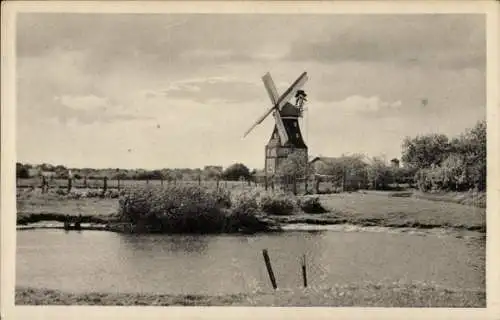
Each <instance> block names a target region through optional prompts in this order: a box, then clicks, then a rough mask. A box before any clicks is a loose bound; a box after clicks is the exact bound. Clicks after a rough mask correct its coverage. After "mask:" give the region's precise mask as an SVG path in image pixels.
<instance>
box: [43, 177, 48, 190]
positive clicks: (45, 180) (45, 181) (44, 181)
mask: <svg viewBox="0 0 500 320" xmlns="http://www.w3.org/2000/svg"><path fill="white" fill-rule="evenodd" d="M46 188H47V179H46V178H45V176H42V193H45V192H47V189H46Z"/></svg>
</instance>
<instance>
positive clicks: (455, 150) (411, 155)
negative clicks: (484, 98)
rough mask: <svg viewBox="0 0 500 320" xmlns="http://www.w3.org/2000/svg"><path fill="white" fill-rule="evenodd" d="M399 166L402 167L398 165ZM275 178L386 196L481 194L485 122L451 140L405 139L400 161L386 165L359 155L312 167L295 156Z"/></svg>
mask: <svg viewBox="0 0 500 320" xmlns="http://www.w3.org/2000/svg"><path fill="white" fill-rule="evenodd" d="M400 164H401V165H400ZM278 174H279V175H280V176H285V177H296V176H308V178H311V177H313V179H314V180H315V181H321V180H328V181H331V182H333V183H334V184H337V185H342V186H343V187H344V185H345V184H346V183H347V184H350V185H348V188H356V189H359V188H369V189H376V190H387V189H391V188H394V187H395V186H396V187H397V186H400V185H407V186H409V187H416V188H418V189H420V190H422V191H426V192H427V191H465V190H470V189H476V190H478V191H484V190H485V189H486V121H479V122H477V123H476V125H475V126H474V127H473V128H469V129H467V130H465V131H464V132H463V133H461V134H459V135H458V136H456V137H448V136H446V135H445V134H427V135H418V136H416V137H406V138H404V140H403V143H402V156H401V161H400V160H399V159H396V158H394V159H391V161H390V162H388V161H387V160H386V159H384V158H383V157H371V158H369V157H366V156H365V155H362V154H354V155H342V156H340V157H336V158H328V159H327V161H323V162H319V163H317V164H313V163H308V162H307V161H305V160H304V159H303V157H301V156H300V155H292V156H289V157H288V159H287V160H286V161H285V162H284V163H283V164H282V166H281V167H280V169H279V170H278Z"/></svg>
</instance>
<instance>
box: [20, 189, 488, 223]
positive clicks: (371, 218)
mask: <svg viewBox="0 0 500 320" xmlns="http://www.w3.org/2000/svg"><path fill="white" fill-rule="evenodd" d="M388 195H389V193H382V194H381V193H378V194H364V193H343V194H331V195H321V196H319V197H320V201H321V203H322V205H323V206H324V207H325V208H326V209H327V210H328V212H326V213H322V214H296V215H291V216H279V217H275V218H276V219H277V220H278V221H279V222H282V223H310V224H342V223H347V224H355V225H363V226H387V227H416V228H435V227H454V228H459V229H468V230H479V231H485V228H486V210H485V209H484V208H477V207H473V206H468V205H462V204H458V203H452V202H444V201H434V200H426V199H419V198H416V197H392V196H388ZM117 211H118V200H117V199H107V198H103V199H101V198H85V199H64V198H61V197H58V196H57V195H54V194H50V193H49V194H41V193H40V192H34V193H26V194H22V195H19V196H18V199H17V218H18V221H20V220H21V219H27V217H28V218H29V217H31V218H33V219H36V216H37V215H41V214H54V215H73V216H76V215H80V214H81V215H82V216H96V217H99V218H102V219H106V218H107V217H109V218H112V217H113V216H114V215H115V214H116V213H117Z"/></svg>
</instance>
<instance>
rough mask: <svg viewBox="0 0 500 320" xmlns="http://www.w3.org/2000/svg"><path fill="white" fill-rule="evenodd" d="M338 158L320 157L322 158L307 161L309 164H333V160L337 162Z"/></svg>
mask: <svg viewBox="0 0 500 320" xmlns="http://www.w3.org/2000/svg"><path fill="white" fill-rule="evenodd" d="M337 159H338V158H336V157H322V156H319V157H314V158H313V159H312V160H310V161H309V163H311V164H312V163H314V162H317V161H323V162H333V161H335V160H337Z"/></svg>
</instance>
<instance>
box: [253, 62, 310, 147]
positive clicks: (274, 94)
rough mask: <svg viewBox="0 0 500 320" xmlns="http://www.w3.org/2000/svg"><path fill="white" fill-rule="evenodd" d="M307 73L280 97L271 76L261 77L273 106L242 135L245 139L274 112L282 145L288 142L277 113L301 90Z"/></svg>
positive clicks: (267, 74)
mask: <svg viewBox="0 0 500 320" xmlns="http://www.w3.org/2000/svg"><path fill="white" fill-rule="evenodd" d="M307 79H308V78H307V72H303V73H302V74H301V75H300V76H299V77H298V78H297V80H295V82H294V83H293V84H292V85H291V86H290V87H289V88H288V89H287V90H286V91H285V93H283V94H282V95H281V96H278V90H276V86H275V84H274V81H273V79H272V78H271V74H269V72H268V73H266V74H265V75H264V76H263V77H262V81H263V82H264V86H265V87H266V91H267V94H268V95H269V98H270V99H271V102H272V103H273V106H272V107H271V108H269V109H268V110H267V111H266V113H264V115H262V116H261V117H260V118H259V119H258V120H257V121H256V122H255V123H254V124H253V125H252V126H251V127H250V128H249V129H248V130H247V131H246V132H245V134H244V135H243V137H246V136H247V135H248V134H249V133H250V131H252V130H253V129H254V128H255V127H256V126H257V125H259V124H260V123H262V121H264V119H266V117H267V116H268V115H269V114H270V113H271V112H273V110H274V111H275V113H274V118H275V119H276V126H277V127H278V131H279V132H280V137H281V139H282V143H286V141H288V134H287V132H286V129H285V126H284V125H283V121H282V119H281V115H280V114H279V111H281V109H282V108H283V106H284V105H286V104H287V102H288V101H289V100H290V99H291V98H292V97H294V96H295V94H296V93H297V91H298V90H300V89H301V88H302V86H303V85H304V84H305V83H306V82H307ZM276 114H277V115H276Z"/></svg>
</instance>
